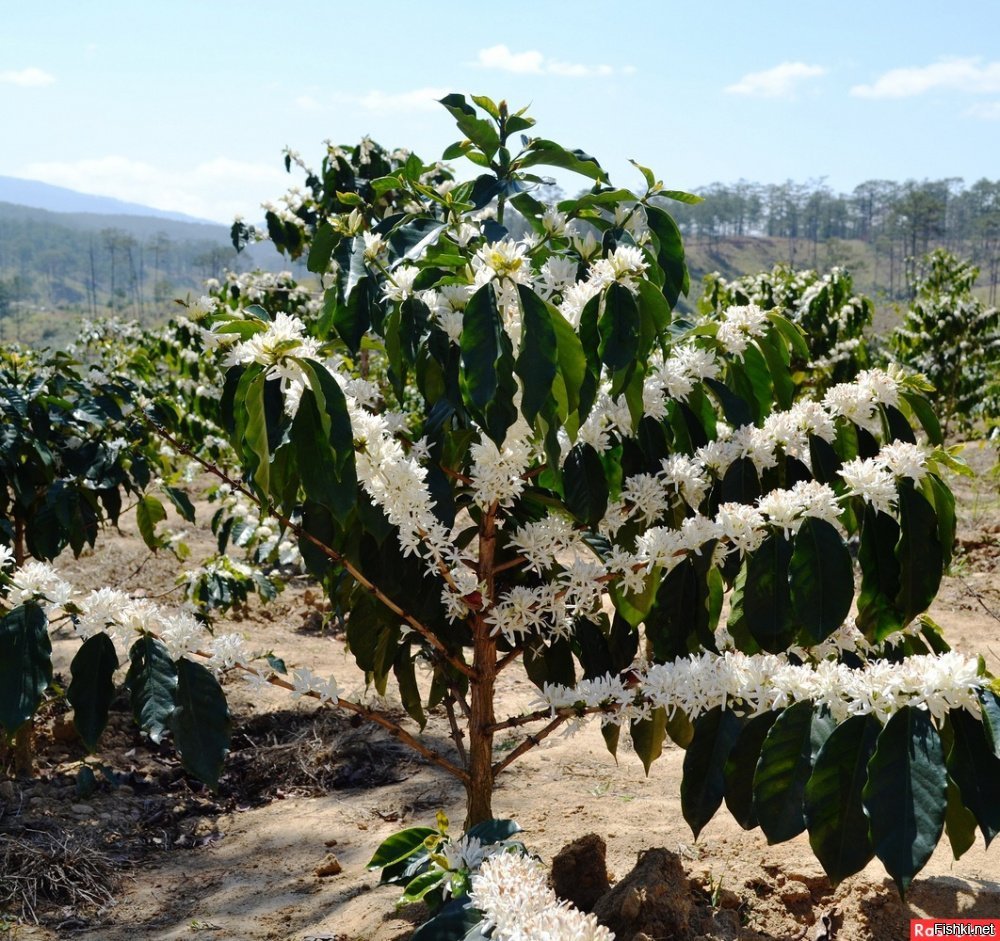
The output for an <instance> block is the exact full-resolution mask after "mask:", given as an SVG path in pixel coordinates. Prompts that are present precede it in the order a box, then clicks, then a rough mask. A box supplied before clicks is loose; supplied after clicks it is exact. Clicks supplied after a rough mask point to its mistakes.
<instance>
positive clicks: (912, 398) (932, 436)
mask: <svg viewBox="0 0 1000 941" xmlns="http://www.w3.org/2000/svg"><path fill="white" fill-rule="evenodd" d="M900 397H901V398H902V399H903V401H904V402H906V404H907V405H909V406H910V408H911V409H912V410H913V414H914V415H916V416H917V420H918V421H919V422H920V424H921V425H922V426H923V429H924V431H925V432H927V438H928V440H929V441H930V443H931V444H934V445H940V444H942V443H943V442H944V435H943V434H942V433H941V423H940V422H939V421H938V419H937V415H935V414H934V409H933V408H932V407H931V404H930V402H928V401H927V399H925V398H924V397H923V396H922V395H921V394H920V393H919V392H901V393H900Z"/></svg>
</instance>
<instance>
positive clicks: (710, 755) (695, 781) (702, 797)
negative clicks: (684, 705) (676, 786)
mask: <svg viewBox="0 0 1000 941" xmlns="http://www.w3.org/2000/svg"><path fill="white" fill-rule="evenodd" d="M742 727H743V720H742V719H741V718H740V717H739V716H737V715H736V713H734V712H733V711H732V710H730V709H722V708H721V707H719V706H716V707H715V708H714V709H710V710H709V711H708V712H706V713H704V714H702V715H700V716H698V718H697V719H696V720H695V722H694V736H693V737H692V739H691V743H690V744H689V745H688V747H687V751H686V752H684V767H683V775H682V777H681V812H682V813H683V814H684V819H685V820H686V821H687V823H688V826H689V827H691V831H692V833H694V837H695V839H698V834H699V833H701V831H702V830H703V829H704V828H705V825H706V824H707V823H708V821H709V820H711V819H712V817H714V816H715V812H716V811H717V810H718V809H719V807H720V806H721V805H722V798H723V796H724V795H725V792H726V777H725V768H726V761H727V760H728V758H729V755H730V753H731V752H732V749H733V746H734V745H735V744H736V742H737V740H738V739H739V735H740V730H741V729H742Z"/></svg>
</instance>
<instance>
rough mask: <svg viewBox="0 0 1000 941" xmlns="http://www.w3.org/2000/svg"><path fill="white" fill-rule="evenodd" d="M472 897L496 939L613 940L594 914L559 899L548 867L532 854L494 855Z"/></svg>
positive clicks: (477, 880)
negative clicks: (584, 911)
mask: <svg viewBox="0 0 1000 941" xmlns="http://www.w3.org/2000/svg"><path fill="white" fill-rule="evenodd" d="M469 899H470V901H471V902H472V904H473V906H474V907H475V908H477V909H479V910H480V911H481V912H482V913H483V925H482V927H483V928H484V929H485V930H486V931H489V932H490V937H491V938H493V939H495V941H528V939H531V941H614V937H615V936H614V934H613V933H612V932H611V931H610V929H608V928H605V927H604V926H603V925H599V924H598V923H597V918H596V917H595V916H594V915H585V914H584V913H583V912H581V911H579V910H578V909H576V908H573V907H572V906H571V905H570V904H569V903H567V902H560V901H559V899H558V898H556V894H555V892H553V891H552V889H550V888H549V886H548V880H547V875H546V872H545V867H544V866H543V865H542V864H541V863H540V862H539V861H538V860H536V859H534V858H533V857H531V856H525V855H522V854H520V853H513V852H508V853H499V854H497V855H495V856H491V857H490V858H489V859H487V860H486V861H485V862H484V863H483V865H482V868H481V869H480V870H479V872H478V873H477V874H476V875H474V876H473V877H472V889H471V891H470V893H469Z"/></svg>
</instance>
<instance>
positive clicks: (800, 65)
mask: <svg viewBox="0 0 1000 941" xmlns="http://www.w3.org/2000/svg"><path fill="white" fill-rule="evenodd" d="M825 74H826V69H824V68H823V67H822V66H821V65H807V64H806V63H805V62H782V63H781V64H780V65H776V66H774V68H771V69H765V70H764V71H763V72H748V73H747V74H746V75H744V76H743V78H741V79H740V80H739V81H738V82H736V83H735V84H733V85H727V86H726V88H725V91H727V92H728V93H729V94H730V95H746V96H748V97H751V98H792V97H793V96H794V95H795V92H796V90H797V88H798V86H799V85H800V84H801V83H802V82H804V81H806V80H807V79H810V78H818V77H819V76H820V75H825Z"/></svg>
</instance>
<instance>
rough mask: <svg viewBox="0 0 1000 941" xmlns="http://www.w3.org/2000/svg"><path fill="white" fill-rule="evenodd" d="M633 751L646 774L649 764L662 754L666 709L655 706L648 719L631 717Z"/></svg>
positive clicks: (630, 727)
mask: <svg viewBox="0 0 1000 941" xmlns="http://www.w3.org/2000/svg"><path fill="white" fill-rule="evenodd" d="M629 733H630V734H631V736H632V744H633V745H634V746H635V753H636V754H637V755H638V756H639V760H640V761H641V762H642V766H643V768H645V769H646V775H647V776H648V775H649V769H650V766H651V765H652V764H653V762H654V761H656V759H657V758H659V757H660V755H661V754H663V740H664V739H665V738H666V736H667V710H666V709H665V708H664V707H663V706H657V708H655V709H653V710H652V712H650V714H649V718H648V719H633V720H632V723H631V725H630V726H629Z"/></svg>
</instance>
